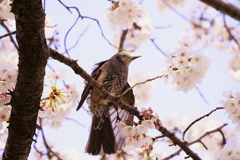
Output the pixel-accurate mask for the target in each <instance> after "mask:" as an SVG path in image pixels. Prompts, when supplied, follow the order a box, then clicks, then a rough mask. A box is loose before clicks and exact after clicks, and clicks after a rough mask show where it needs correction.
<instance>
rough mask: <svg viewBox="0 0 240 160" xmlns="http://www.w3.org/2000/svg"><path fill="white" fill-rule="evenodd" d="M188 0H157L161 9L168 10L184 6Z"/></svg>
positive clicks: (162, 10)
mask: <svg viewBox="0 0 240 160" xmlns="http://www.w3.org/2000/svg"><path fill="white" fill-rule="evenodd" d="M185 1H186V0H168V1H165V0H157V6H158V9H159V11H161V12H168V11H170V10H171V9H172V7H174V8H179V7H183V6H184V3H185Z"/></svg>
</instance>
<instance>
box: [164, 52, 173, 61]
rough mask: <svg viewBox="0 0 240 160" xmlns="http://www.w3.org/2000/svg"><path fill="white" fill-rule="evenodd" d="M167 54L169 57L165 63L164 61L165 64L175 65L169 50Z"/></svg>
mask: <svg viewBox="0 0 240 160" xmlns="http://www.w3.org/2000/svg"><path fill="white" fill-rule="evenodd" d="M165 54H166V55H167V57H166V58H165V61H164V62H165V64H173V60H172V56H171V54H170V53H169V51H168V50H166V51H165Z"/></svg>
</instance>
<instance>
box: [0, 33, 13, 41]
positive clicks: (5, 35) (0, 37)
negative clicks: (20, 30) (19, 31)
mask: <svg viewBox="0 0 240 160" xmlns="http://www.w3.org/2000/svg"><path fill="white" fill-rule="evenodd" d="M12 34H16V31H13V32H9V33H7V34H4V35H2V36H0V39H2V38H4V37H7V36H10V35H12Z"/></svg>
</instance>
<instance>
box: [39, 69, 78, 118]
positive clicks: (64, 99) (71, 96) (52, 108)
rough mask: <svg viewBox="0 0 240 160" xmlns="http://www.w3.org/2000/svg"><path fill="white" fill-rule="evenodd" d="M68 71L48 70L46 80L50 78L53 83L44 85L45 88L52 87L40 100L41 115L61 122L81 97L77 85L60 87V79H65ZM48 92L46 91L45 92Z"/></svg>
mask: <svg viewBox="0 0 240 160" xmlns="http://www.w3.org/2000/svg"><path fill="white" fill-rule="evenodd" d="M65 73H66V71H64V70H56V71H52V70H48V71H47V74H46V76H45V80H50V82H51V85H50V86H49V85H46V84H45V85H44V86H45V88H44V89H45V90H46V89H47V88H50V90H49V91H48V92H47V94H46V95H45V94H44V95H43V96H42V100H41V102H40V110H39V117H41V118H44V117H48V118H49V119H51V120H53V121H57V122H60V121H62V120H63V119H65V118H66V116H67V115H68V114H69V113H70V110H71V109H72V108H75V107H76V101H77V100H78V99H79V92H78V91H77V90H76V85H75V84H71V85H66V86H65V87H63V88H59V87H58V83H57V81H58V80H64V78H65ZM45 93H46V92H45Z"/></svg>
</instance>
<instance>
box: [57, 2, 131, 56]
mask: <svg viewBox="0 0 240 160" xmlns="http://www.w3.org/2000/svg"><path fill="white" fill-rule="evenodd" d="M58 1H59V2H60V3H61V4H62V5H63V6H64V7H65V8H66V9H67V10H68V11H69V12H70V13H72V12H71V9H74V10H76V11H77V13H78V17H77V19H76V20H75V22H74V24H73V25H72V26H71V27H70V29H69V30H68V31H67V33H66V35H65V38H64V47H65V52H66V53H67V54H68V51H67V49H66V48H67V47H66V39H67V35H68V34H69V32H70V31H71V30H72V28H73V27H74V26H75V25H76V23H77V21H78V20H79V18H81V19H90V20H92V21H95V22H96V23H97V25H98V28H99V29H100V32H101V35H102V37H103V38H104V39H105V40H106V41H107V43H108V44H109V45H110V46H112V47H114V48H116V49H119V47H117V46H115V45H114V44H112V43H111V42H110V41H109V40H108V39H107V37H106V36H105V35H104V33H103V30H102V26H101V25H100V22H99V21H98V20H97V19H95V18H92V17H88V16H83V15H81V13H80V11H79V9H78V8H77V7H69V6H66V5H65V4H64V3H63V2H62V1H61V0H58ZM125 51H127V50H125ZM128 52H132V51H128ZM68 55H69V54H68Z"/></svg>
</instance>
